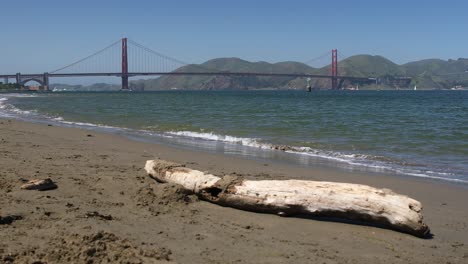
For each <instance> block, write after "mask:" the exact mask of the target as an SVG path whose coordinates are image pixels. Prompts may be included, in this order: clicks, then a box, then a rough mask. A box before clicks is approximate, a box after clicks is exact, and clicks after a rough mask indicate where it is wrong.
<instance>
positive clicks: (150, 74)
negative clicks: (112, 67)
mask: <svg viewBox="0 0 468 264" xmlns="http://www.w3.org/2000/svg"><path fill="white" fill-rule="evenodd" d="M43 75H44V74H43V73H41V74H31V73H28V74H21V76H22V77H40V76H43ZM163 75H223V76H269V77H296V78H300V77H303V78H329V79H331V78H333V76H331V75H320V74H308V73H262V72H129V73H128V74H127V76H128V77H133V76H163ZM48 76H49V77H86V76H88V77H106V76H113V77H122V76H123V74H122V73H121V72H102V73H94V72H89V73H49V74H48ZM0 78H16V74H3V75H1V74H0ZM336 78H337V79H348V80H374V79H375V78H369V77H357V76H336Z"/></svg>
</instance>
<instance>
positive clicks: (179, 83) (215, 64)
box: [67, 54, 468, 91]
mask: <svg viewBox="0 0 468 264" xmlns="http://www.w3.org/2000/svg"><path fill="white" fill-rule="evenodd" d="M338 66H339V68H338V74H339V75H346V76H357V77H377V78H380V79H381V80H383V81H382V83H380V84H373V83H355V82H354V83H353V82H345V83H344V87H345V88H346V87H351V86H356V85H359V88H360V89H398V88H401V89H405V88H406V89H408V88H412V87H414V86H417V87H418V89H449V88H451V87H454V86H462V87H468V59H465V58H460V59H457V60H441V59H426V60H420V61H415V62H409V63H406V64H402V65H398V64H396V63H394V62H392V61H391V60H389V59H387V58H385V57H382V56H376V55H365V54H363V55H355V56H351V57H349V58H347V59H344V60H342V61H339V64H338ZM175 71H179V72H181V71H188V72H203V71H205V72H206V71H231V72H260V73H307V74H325V75H328V74H330V65H328V66H325V67H321V68H314V67H311V66H309V65H306V64H304V63H300V62H294V61H286V62H278V63H269V62H264V61H259V62H249V61H246V60H242V59H239V58H216V59H212V60H209V61H206V62H204V63H202V64H191V65H186V66H183V67H181V68H179V69H177V70H175ZM396 77H410V78H411V82H407V83H405V84H404V85H405V86H404V87H402V86H401V85H402V84H401V83H395V82H392V81H391V80H392V79H394V78H396ZM306 85H307V80H306V79H305V78H294V77H267V76H259V77H257V76H223V75H216V76H203V75H165V76H161V77H159V78H154V79H145V80H133V81H131V82H130V87H131V88H132V89H135V90H143V89H144V90H147V91H151V90H170V89H186V90H248V89H265V88H269V89H305V87H306ZM311 85H312V86H313V87H315V88H320V89H329V88H330V87H331V82H330V80H328V79H312V80H311ZM98 86H99V85H93V86H90V87H84V86H76V87H77V88H80V89H84V90H93V89H98ZM67 88H71V89H73V87H71V86H68V87H67ZM118 88H120V87H119V86H118V85H106V86H105V87H104V88H103V89H105V90H111V89H118Z"/></svg>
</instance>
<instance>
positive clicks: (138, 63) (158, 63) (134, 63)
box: [128, 39, 219, 73]
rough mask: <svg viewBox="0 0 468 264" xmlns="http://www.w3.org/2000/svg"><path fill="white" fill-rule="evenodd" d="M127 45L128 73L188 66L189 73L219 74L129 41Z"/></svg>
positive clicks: (165, 70) (164, 70)
mask: <svg viewBox="0 0 468 264" xmlns="http://www.w3.org/2000/svg"><path fill="white" fill-rule="evenodd" d="M128 43H129V46H128V48H129V58H130V60H129V72H162V73H165V72H171V71H174V70H177V69H179V68H181V67H184V66H188V65H190V70H191V71H202V72H203V71H209V72H217V71H218V72H219V70H216V69H210V68H207V67H203V66H200V65H197V64H192V63H188V62H184V61H181V60H179V59H176V58H173V57H170V56H167V55H164V54H162V53H160V52H157V51H155V50H152V49H150V48H148V47H145V46H143V45H141V44H140V43H138V42H135V41H133V40H131V39H128Z"/></svg>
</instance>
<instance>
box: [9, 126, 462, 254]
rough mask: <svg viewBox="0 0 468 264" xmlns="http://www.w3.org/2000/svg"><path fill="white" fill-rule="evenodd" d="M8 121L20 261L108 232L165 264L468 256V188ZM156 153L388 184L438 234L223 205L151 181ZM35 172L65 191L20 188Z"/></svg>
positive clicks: (203, 164)
mask: <svg viewBox="0 0 468 264" xmlns="http://www.w3.org/2000/svg"><path fill="white" fill-rule="evenodd" d="M0 123H1V124H0V129H1V130H0V131H2V135H1V139H0V140H1V145H0V146H1V148H0V151H1V155H2V156H0V157H1V160H2V169H1V170H0V173H1V174H2V175H1V178H0V190H1V191H0V195H1V202H0V215H1V216H5V215H20V216H22V217H23V219H22V220H17V221H14V222H13V223H12V224H10V225H1V226H0V231H1V232H2V234H5V237H6V238H7V239H8V240H9V241H10V242H9V243H4V242H0V256H4V255H6V254H9V253H11V254H13V255H14V254H16V253H18V255H16V256H15V258H16V260H17V261H19V262H22V261H24V262H26V261H25V260H29V259H34V258H38V255H37V254H33V253H28V252H30V251H28V250H30V249H31V248H37V250H36V252H45V253H44V254H45V255H46V257H49V258H50V259H49V261H50V263H56V262H59V260H58V259H53V256H54V255H53V254H50V253H49V252H48V251H47V250H48V249H47V248H46V247H47V246H46V245H44V244H47V243H44V242H47V241H49V242H50V243H52V244H54V243H58V242H57V241H59V240H60V239H68V238H70V237H73V236H74V235H76V234H78V235H92V234H95V233H96V232H99V231H101V230H103V231H105V232H108V233H111V234H115V236H117V237H119V238H121V239H127V240H128V241H129V243H131V244H132V245H133V246H134V247H135V248H137V249H142V248H143V249H144V250H146V249H145V248H146V246H148V245H150V243H153V244H154V246H155V247H157V248H158V252H159V253H161V254H162V253H164V252H165V253H164V254H162V257H161V260H162V261H166V260H169V261H175V262H179V263H187V262H194V263H204V262H210V261H211V262H214V263H217V262H225V261H226V260H227V261H228V262H229V261H234V260H239V262H241V263H242V262H244V263H251V262H257V263H285V262H291V261H295V262H298V263H307V262H312V261H322V262H328V263H346V262H350V263H353V262H354V263H357V262H361V263H362V262H373V263H388V262H391V263H407V262H411V263H428V262H429V263H438V262H440V261H445V262H446V261H452V263H459V262H462V261H467V259H468V248H467V247H466V245H468V210H466V204H465V201H466V200H467V199H468V192H467V189H466V187H465V186H458V185H456V184H447V182H443V183H442V182H439V181H434V180H430V179H419V178H413V177H404V176H401V177H399V176H397V177H395V176H394V175H377V174H373V173H362V172H348V171H340V170H334V169H326V168H321V167H305V166H297V165H294V164H287V163H281V162H272V161H270V162H266V161H264V160H258V159H247V158H242V157H235V156H230V155H219V154H213V153H208V152H203V151H195V150H187V149H180V148H175V147H169V146H166V145H164V144H156V143H146V142H138V141H134V140H132V139H129V138H126V137H123V136H119V135H115V134H110V133H104V132H98V131H91V130H85V129H79V128H69V127H58V126H48V125H47V124H38V123H28V122H23V121H17V120H10V121H8V119H3V118H0ZM88 135H90V136H88ZM154 158H161V159H164V160H169V161H173V162H177V163H181V164H185V165H187V166H188V167H191V168H194V169H198V170H202V171H207V172H210V173H213V174H216V175H224V174H236V175H241V176H244V177H247V178H251V179H273V178H274V179H292V178H294V179H309V180H325V181H341V182H349V183H360V184H367V185H371V186H374V187H379V188H389V189H392V190H393V191H395V192H398V193H401V194H405V195H408V196H410V197H412V198H414V199H417V200H419V201H421V202H422V204H423V207H424V209H423V215H424V217H425V221H426V223H427V224H428V225H429V227H430V228H431V231H432V233H433V235H434V237H433V238H432V239H418V238H415V237H412V236H409V235H406V234H402V233H398V232H395V231H391V230H387V229H381V228H376V227H370V226H360V225H351V224H346V223H337V222H326V221H317V220H311V219H301V218H294V217H291V218H281V217H278V216H275V215H265V214H258V213H251V212H244V211H239V210H236V209H232V208H224V207H219V206H216V205H213V204H210V203H207V202H202V201H198V200H197V199H196V197H192V196H185V195H183V194H181V193H180V190H178V189H177V187H176V186H171V185H167V184H157V183H156V182H155V181H154V180H151V179H150V178H149V177H147V176H146V175H145V173H144V171H143V166H144V163H145V162H146V160H148V159H154ZM37 177H39V178H41V177H42V178H43V177H51V178H52V179H53V180H54V181H56V182H57V184H58V186H59V188H58V189H57V190H52V191H47V192H33V191H25V190H20V189H19V186H20V185H21V181H20V179H21V178H24V179H32V178H37ZM48 196H49V197H48ZM68 204H72V206H67V205H68ZM37 208H39V209H37ZM89 211H91V212H93V211H97V212H99V213H100V214H104V215H107V214H110V215H112V217H113V219H114V220H112V221H106V220H102V219H95V218H83V215H86V213H87V212H89ZM160 232H162V233H160ZM115 241H121V240H119V239H115ZM108 243H109V244H111V242H108ZM143 243H144V244H143ZM112 245H113V244H112ZM145 245H146V246H145ZM163 248H165V249H166V251H164V250H163ZM167 249H169V250H170V252H171V253H170V254H168V253H167ZM63 250H64V252H74V250H78V251H79V250H81V248H78V249H75V248H73V247H71V246H70V247H67V248H64V249H63ZM25 252H26V253H25ZM23 253H24V255H21V254H23ZM159 253H158V254H159ZM54 261H55V262H54Z"/></svg>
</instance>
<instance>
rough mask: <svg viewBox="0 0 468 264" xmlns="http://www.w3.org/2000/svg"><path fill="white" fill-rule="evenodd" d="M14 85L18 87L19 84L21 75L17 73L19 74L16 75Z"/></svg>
mask: <svg viewBox="0 0 468 264" xmlns="http://www.w3.org/2000/svg"><path fill="white" fill-rule="evenodd" d="M16 83H17V84H19V85H20V84H21V73H19V72H18V73H16Z"/></svg>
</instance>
